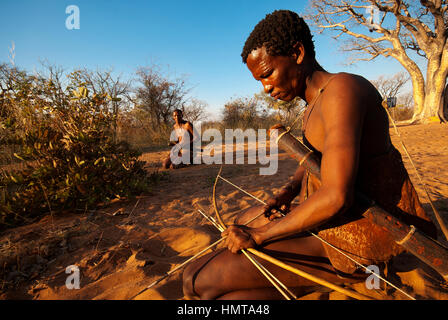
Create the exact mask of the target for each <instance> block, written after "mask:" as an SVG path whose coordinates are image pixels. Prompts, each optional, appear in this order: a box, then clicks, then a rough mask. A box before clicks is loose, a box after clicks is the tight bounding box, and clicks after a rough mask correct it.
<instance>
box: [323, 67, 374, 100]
mask: <svg viewBox="0 0 448 320" xmlns="http://www.w3.org/2000/svg"><path fill="white" fill-rule="evenodd" d="M326 91H327V94H328V95H329V96H331V97H332V98H334V97H335V96H340V97H342V98H347V99H350V100H359V99H360V100H365V98H367V97H373V96H376V89H375V87H374V86H373V84H372V83H371V82H370V81H369V80H367V79H366V78H364V77H362V76H360V75H357V74H353V73H347V72H340V73H336V74H335V75H334V76H333V79H331V81H330V83H329V84H328V87H327V88H326Z"/></svg>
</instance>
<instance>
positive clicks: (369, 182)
mask: <svg viewBox="0 0 448 320" xmlns="http://www.w3.org/2000/svg"><path fill="white" fill-rule="evenodd" d="M357 177H358V178H357V183H356V190H359V191H360V192H362V193H363V194H365V195H366V196H368V197H369V198H371V199H372V200H375V201H376V203H377V204H378V205H379V206H381V207H382V208H383V209H385V210H386V211H387V212H389V213H390V214H392V215H394V216H396V217H398V218H400V219H401V220H402V221H404V222H406V223H408V224H412V225H414V226H415V227H416V228H417V229H419V230H422V231H424V232H426V233H427V234H428V235H430V236H433V237H434V236H435V230H436V229H435V227H434V225H433V224H432V222H431V220H430V219H429V217H428V216H427V215H426V213H425V211H424V210H423V208H422V206H421V204H420V202H419V199H418V195H417V192H416V191H415V189H414V187H413V185H412V183H411V181H410V179H409V176H408V173H407V171H406V169H405V167H404V165H403V161H402V158H401V154H400V153H399V152H398V150H396V149H395V148H393V147H392V148H391V151H390V152H389V153H387V154H385V155H381V156H378V157H375V158H373V159H370V160H367V161H363V163H362V165H361V164H360V168H359V170H358V176H357ZM319 187H320V181H319V180H318V179H317V178H316V177H315V176H314V175H312V174H311V173H308V172H307V173H306V174H305V176H304V179H303V180H302V188H301V192H300V195H299V201H300V202H302V201H304V200H306V199H307V198H308V197H309V196H310V195H311V194H312V193H313V192H315V191H316V190H317V189H318V188H319ZM316 231H318V234H319V236H320V237H321V238H323V239H324V240H326V241H327V242H329V243H330V244H332V245H333V246H335V247H337V248H338V249H340V250H342V251H344V252H345V253H346V254H348V255H349V256H351V257H352V258H354V259H355V260H356V261H358V262H360V263H362V264H364V265H371V264H378V263H383V262H387V261H388V260H389V259H390V258H392V257H393V256H395V255H397V254H399V253H401V252H402V251H403V248H402V247H400V246H399V245H398V244H396V243H395V241H394V240H393V239H392V238H391V237H390V236H389V234H388V233H387V232H386V231H385V230H384V229H382V228H381V227H379V226H377V225H375V224H374V223H373V222H370V221H369V220H368V219H367V218H364V217H362V209H360V208H358V207H357V206H356V204H355V205H354V206H353V207H351V208H350V209H348V210H347V211H345V212H343V213H342V214H340V215H337V216H335V217H334V218H332V219H331V220H330V221H329V222H327V223H326V224H325V225H323V226H320V227H319V228H318V230H316ZM323 246H324V248H325V250H326V253H327V255H328V258H329V259H330V262H331V264H332V265H333V267H334V268H335V269H337V270H339V271H342V272H344V273H348V274H352V273H353V272H354V271H355V270H356V269H357V266H356V264H355V263H354V262H352V261H351V260H349V259H348V258H347V257H345V256H343V255H342V254H341V253H339V252H337V251H336V250H335V249H333V248H331V247H329V246H328V245H326V244H323Z"/></svg>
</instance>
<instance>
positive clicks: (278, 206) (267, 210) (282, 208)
mask: <svg viewBox="0 0 448 320" xmlns="http://www.w3.org/2000/svg"><path fill="white" fill-rule="evenodd" d="M291 201H292V195H291V191H290V190H289V189H283V190H282V192H280V194H279V195H277V196H276V197H273V198H271V199H269V200H268V201H266V206H265V207H264V211H263V214H264V215H265V217H266V218H268V219H269V220H270V221H272V220H274V219H277V218H281V217H283V216H284V214H286V213H288V212H289V209H290V207H291Z"/></svg>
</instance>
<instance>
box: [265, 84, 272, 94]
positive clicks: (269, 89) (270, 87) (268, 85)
mask: <svg viewBox="0 0 448 320" xmlns="http://www.w3.org/2000/svg"><path fill="white" fill-rule="evenodd" d="M263 87H264V92H266V93H267V94H269V93H271V92H272V90H274V86H273V85H270V84H264V85H263Z"/></svg>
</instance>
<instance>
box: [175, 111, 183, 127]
mask: <svg viewBox="0 0 448 320" xmlns="http://www.w3.org/2000/svg"><path fill="white" fill-rule="evenodd" d="M173 119H174V122H175V123H176V124H178V123H180V122H182V120H183V113H182V110H180V109H176V110H174V111H173Z"/></svg>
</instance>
